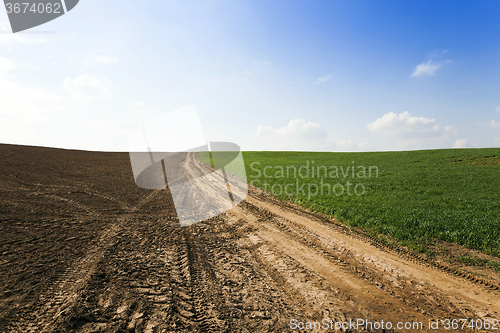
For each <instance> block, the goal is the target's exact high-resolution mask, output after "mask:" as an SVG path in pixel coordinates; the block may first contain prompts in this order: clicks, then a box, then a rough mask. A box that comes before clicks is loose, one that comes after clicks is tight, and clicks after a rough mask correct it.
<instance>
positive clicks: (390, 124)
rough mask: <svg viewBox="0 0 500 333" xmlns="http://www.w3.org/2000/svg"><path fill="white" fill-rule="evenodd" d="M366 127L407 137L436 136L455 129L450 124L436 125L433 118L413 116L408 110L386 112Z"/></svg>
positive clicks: (373, 130)
mask: <svg viewBox="0 0 500 333" xmlns="http://www.w3.org/2000/svg"><path fill="white" fill-rule="evenodd" d="M368 128H369V129H370V131H372V132H378V133H384V134H387V135H399V136H407V137H438V136H441V135H443V134H446V133H452V132H454V131H455V129H454V128H453V127H452V126H445V127H441V126H438V125H436V120H435V119H430V118H425V117H413V116H411V115H410V113H409V112H408V111H405V112H403V113H400V114H396V113H394V112H389V113H386V114H384V115H383V116H382V117H381V118H378V119H377V120H375V121H374V122H373V123H371V124H368Z"/></svg>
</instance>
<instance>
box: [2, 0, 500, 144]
mask: <svg viewBox="0 0 500 333" xmlns="http://www.w3.org/2000/svg"><path fill="white" fill-rule="evenodd" d="M499 15H500V2H498V1H468V2H465V1H421V0H419V1H352V0H351V1H207V0H203V1H161V2H153V1H141V2H139V1H127V0H121V1H112V0H109V1H105V2H103V1H96V0H81V1H80V3H79V5H78V6H77V7H75V9H73V10H72V11H71V12H69V13H68V14H66V15H64V16H62V17H60V18H59V19H56V20H54V21H52V22H49V23H47V24H45V25H42V26H39V27H36V28H33V29H31V30H29V31H28V32H26V33H18V34H12V33H9V30H10V27H9V24H8V19H7V15H6V13H5V10H4V9H3V8H1V9H0V142H1V143H15V144H28V145H41V146H51V147H61V148H78V149H87V150H112V151H113V150H117V151H126V150H127V148H128V147H127V138H128V134H129V133H130V132H131V131H132V130H133V129H134V128H135V127H136V126H138V125H139V124H140V123H141V122H142V121H145V120H148V119H151V118H153V117H155V116H158V115H160V114H163V113H165V112H168V111H172V110H175V109H178V108H181V107H184V106H187V105H192V104H195V105H196V106H197V109H198V112H199V114H200V117H201V119H202V122H203V126H204V130H205V136H206V138H207V140H209V141H216V140H224V141H230V142H234V143H237V144H239V145H240V146H241V148H242V149H243V150H318V151H372V150H373V151H378V150H407V149H428V148H450V147H494V146H499V145H500V61H499V59H500V42H499V41H500V23H499V22H498V17H499Z"/></svg>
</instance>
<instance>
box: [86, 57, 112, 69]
mask: <svg viewBox="0 0 500 333" xmlns="http://www.w3.org/2000/svg"><path fill="white" fill-rule="evenodd" d="M116 62H118V58H117V57H109V56H98V57H94V58H91V59H88V60H87V61H85V66H87V67H91V66H95V65H98V64H114V63H116Z"/></svg>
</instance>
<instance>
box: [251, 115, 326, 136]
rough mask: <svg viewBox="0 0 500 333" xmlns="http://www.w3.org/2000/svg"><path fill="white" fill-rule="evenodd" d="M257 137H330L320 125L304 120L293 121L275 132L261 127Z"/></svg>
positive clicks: (258, 129) (270, 128)
mask: <svg viewBox="0 0 500 333" xmlns="http://www.w3.org/2000/svg"><path fill="white" fill-rule="evenodd" d="M255 135H256V136H257V137H264V136H273V135H274V136H281V137H288V138H295V139H306V140H315V139H323V138H326V137H327V136H328V134H327V133H326V130H325V129H324V128H322V127H321V125H320V124H318V123H314V122H311V121H305V120H304V119H292V120H290V122H289V123H288V125H287V126H285V127H281V128H279V129H276V130H274V129H273V128H272V127H270V126H262V125H261V126H259V127H258V128H257V132H256V133H255Z"/></svg>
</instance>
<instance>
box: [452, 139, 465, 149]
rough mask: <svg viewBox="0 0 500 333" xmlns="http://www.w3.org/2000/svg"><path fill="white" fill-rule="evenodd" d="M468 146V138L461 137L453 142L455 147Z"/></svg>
mask: <svg viewBox="0 0 500 333" xmlns="http://www.w3.org/2000/svg"><path fill="white" fill-rule="evenodd" d="M466 147H467V139H459V140H457V141H455V143H454V144H453V148H466Z"/></svg>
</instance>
